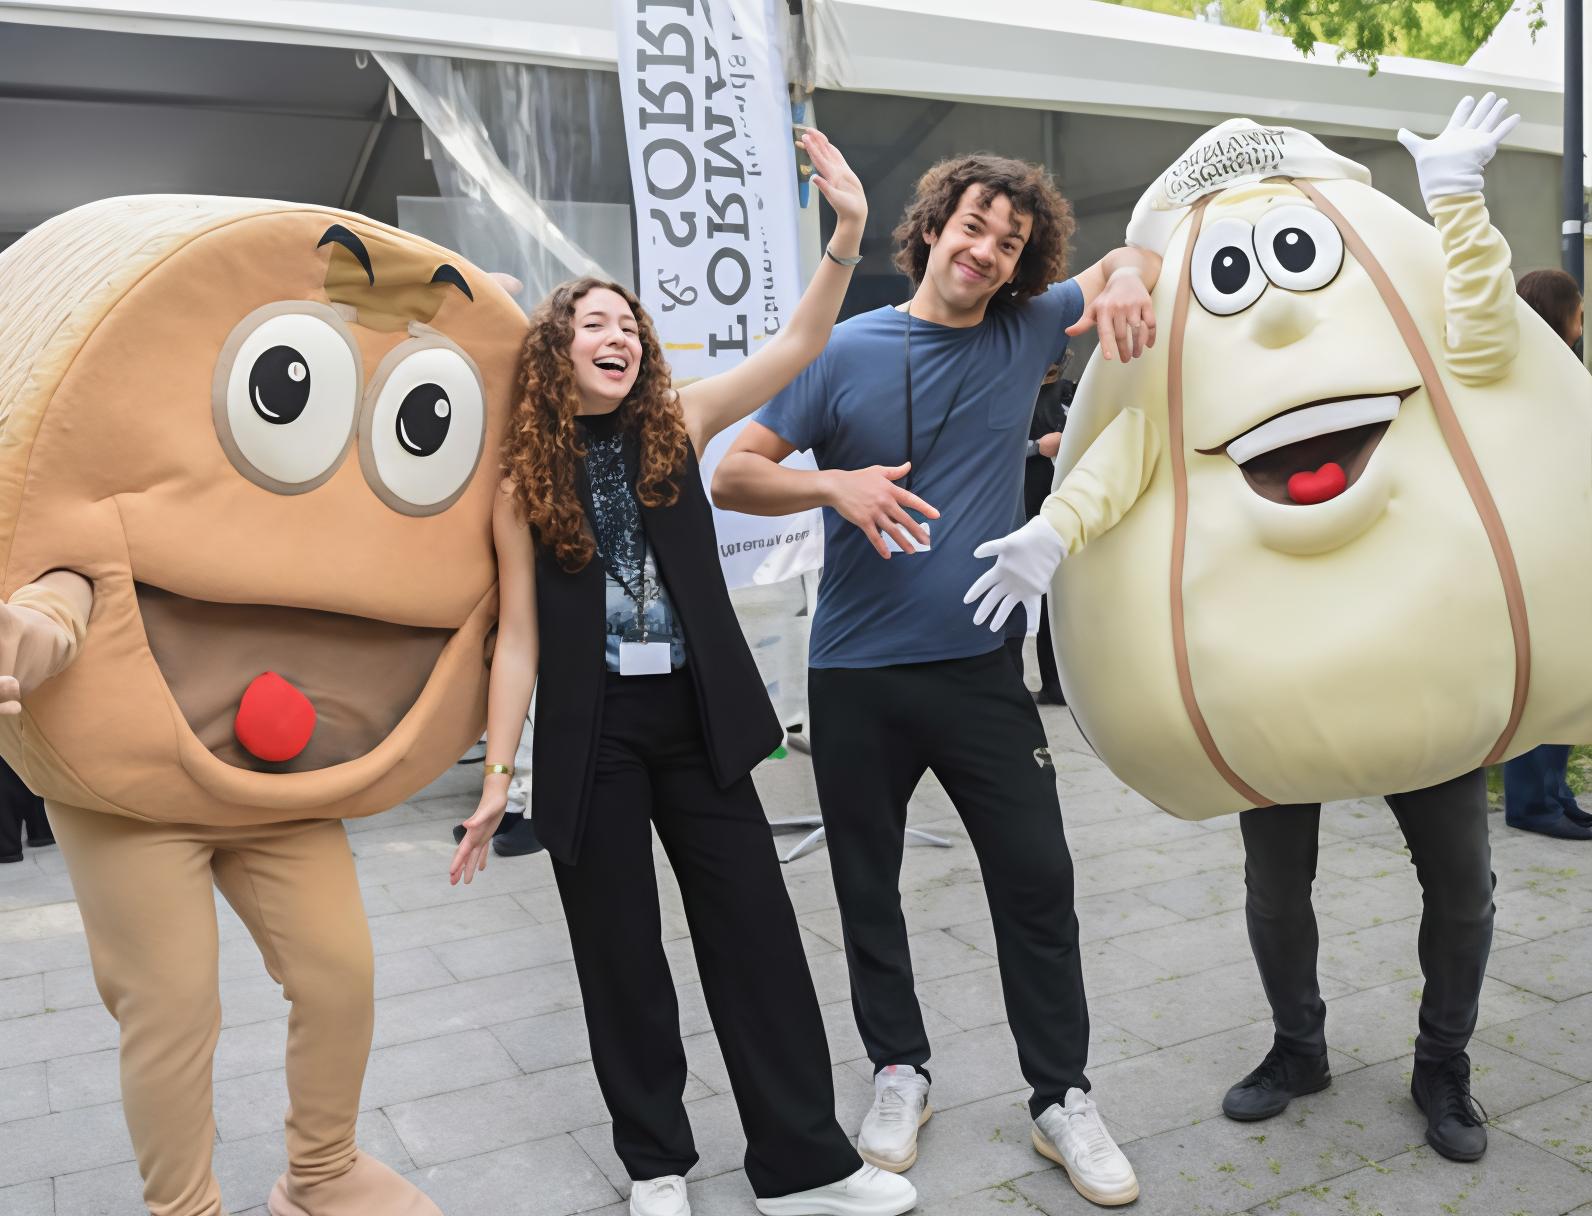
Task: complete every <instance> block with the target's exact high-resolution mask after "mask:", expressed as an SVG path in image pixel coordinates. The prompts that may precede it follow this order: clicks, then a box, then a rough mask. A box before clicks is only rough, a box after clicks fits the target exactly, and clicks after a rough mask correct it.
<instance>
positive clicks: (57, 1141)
mask: <svg viewBox="0 0 1592 1216" xmlns="http://www.w3.org/2000/svg"><path fill="white" fill-rule="evenodd" d="M132 1156H133V1145H132V1142H131V1141H130V1140H129V1139H128V1137H127V1125H126V1124H125V1123H124V1122H123V1121H122V1108H121V1103H119V1102H116V1103H107V1104H106V1105H104V1106H91V1107H88V1108H86V1109H84V1110H75V1111H68V1112H66V1113H64V1114H54V1115H38V1116H36V1117H34V1118H31V1119H15V1120H12V1121H11V1122H9V1123H6V1124H4V1125H0V1186H10V1185H12V1184H13V1183H18V1182H35V1181H38V1180H39V1179H41V1178H49V1177H51V1176H53V1175H55V1174H65V1173H70V1172H72V1171H73V1170H81V1169H89V1168H92V1167H94V1166H98V1165H108V1164H110V1163H111V1162H115V1161H129V1160H131V1159H132Z"/></svg>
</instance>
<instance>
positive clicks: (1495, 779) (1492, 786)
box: [1487, 743, 1592, 811]
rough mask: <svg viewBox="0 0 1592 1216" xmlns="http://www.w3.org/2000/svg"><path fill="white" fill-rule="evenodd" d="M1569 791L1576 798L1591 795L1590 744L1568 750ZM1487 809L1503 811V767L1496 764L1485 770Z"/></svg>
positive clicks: (1591, 768)
mask: <svg viewBox="0 0 1592 1216" xmlns="http://www.w3.org/2000/svg"><path fill="white" fill-rule="evenodd" d="M1569 781H1570V791H1571V793H1573V794H1575V795H1576V797H1578V798H1585V797H1587V796H1588V795H1592V743H1583V744H1579V745H1577V746H1575V747H1572V748H1571V749H1570V773H1569ZM1487 808H1488V809H1489V810H1493V811H1501V810H1503V809H1504V766H1503V765H1501V764H1496V765H1494V766H1493V767H1492V768H1490V769H1488V770H1487Z"/></svg>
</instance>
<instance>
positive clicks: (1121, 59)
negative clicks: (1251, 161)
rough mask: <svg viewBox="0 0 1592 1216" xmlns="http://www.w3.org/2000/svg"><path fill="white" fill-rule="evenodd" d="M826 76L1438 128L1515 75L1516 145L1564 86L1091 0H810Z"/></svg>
mask: <svg viewBox="0 0 1592 1216" xmlns="http://www.w3.org/2000/svg"><path fill="white" fill-rule="evenodd" d="M808 27H809V29H810V30H811V36H812V38H813V40H814V43H815V46H814V50H815V55H814V58H815V62H816V65H817V81H816V83H817V84H818V85H819V86H820V87H823V88H833V89H847V90H855V91H861V92H869V93H894V94H898V95H904V96H918V97H937V98H945V99H948V100H957V101H977V102H985V103H990V104H997V105H1021V106H1038V107H1043V108H1046V109H1062V110H1071V111H1074V112H1078V113H1101V114H1106V113H1109V114H1115V115H1121V116H1131V117H1139V118H1158V119H1165V120H1173V121H1181V122H1206V123H1214V122H1218V121H1220V120H1221V119H1224V118H1227V117H1229V116H1231V115H1234V114H1242V115H1247V116H1249V117H1251V118H1255V119H1273V120H1276V121H1279V122H1285V123H1288V124H1290V125H1293V126H1300V127H1307V128H1308V129H1310V130H1312V131H1314V132H1316V133H1318V134H1325V133H1340V134H1375V135H1378V136H1385V135H1386V134H1387V133H1388V132H1390V131H1394V130H1397V129H1398V128H1399V127H1401V126H1407V127H1411V128H1413V129H1415V130H1418V131H1427V132H1430V131H1438V130H1441V129H1442V127H1443V125H1444V123H1445V122H1446V121H1447V119H1448V116H1449V114H1450V113H1451V112H1452V111H1453V108H1454V100H1455V97H1456V96H1457V95H1459V94H1462V93H1464V92H1466V91H1467V90H1472V89H1484V88H1489V87H1499V86H1503V87H1504V88H1505V89H1506V90H1507V91H1508V96H1509V99H1510V101H1511V103H1512V105H1513V108H1514V109H1515V110H1516V111H1517V112H1518V113H1520V114H1521V115H1522V116H1523V117H1524V121H1523V122H1522V123H1521V124H1520V126H1519V127H1517V128H1516V129H1515V132H1514V134H1513V136H1512V137H1511V138H1510V139H1509V140H1508V141H1506V146H1509V147H1515V148H1527V149H1532V150H1535V151H1540V152H1553V151H1557V150H1558V143H1559V128H1560V121H1561V120H1560V104H1561V103H1560V95H1561V90H1560V89H1559V88H1558V87H1557V86H1555V85H1554V84H1552V83H1551V82H1547V81H1522V80H1518V79H1513V78H1508V77H1498V76H1495V75H1493V74H1491V73H1488V72H1483V71H1477V70H1474V69H1471V68H1465V67H1456V66H1453V65H1451V64H1445V63H1432V62H1428V61H1426V60H1418V59H1399V58H1392V57H1390V58H1384V59H1383V60H1382V62H1381V70H1380V71H1379V72H1378V73H1377V74H1376V75H1375V76H1367V74H1366V70H1365V68H1363V67H1361V66H1359V65H1358V64H1354V63H1341V64H1340V63H1338V62H1336V57H1335V53H1334V51H1333V50H1332V48H1329V47H1322V48H1318V50H1317V52H1316V54H1315V55H1314V56H1313V57H1311V58H1309V59H1305V58H1303V57H1302V56H1301V55H1300V54H1299V52H1298V51H1297V50H1296V49H1295V48H1294V46H1293V44H1292V43H1291V42H1289V41H1288V40H1287V39H1286V38H1283V37H1281V36H1279V35H1274V34H1260V33H1256V32H1254V31H1252V30H1241V29H1233V28H1230V27H1225V26H1219V25H1211V24H1207V23H1204V22H1196V21H1188V20H1184V19H1182V18H1178V17H1171V16H1167V15H1165V14H1161V13H1150V12H1143V11H1141V10H1138V9H1129V8H1121V7H1118V6H1116V5H1108V4H1098V3H1095V2H1094V0H980V3H978V4H976V5H974V4H970V3H968V2H967V0H808Z"/></svg>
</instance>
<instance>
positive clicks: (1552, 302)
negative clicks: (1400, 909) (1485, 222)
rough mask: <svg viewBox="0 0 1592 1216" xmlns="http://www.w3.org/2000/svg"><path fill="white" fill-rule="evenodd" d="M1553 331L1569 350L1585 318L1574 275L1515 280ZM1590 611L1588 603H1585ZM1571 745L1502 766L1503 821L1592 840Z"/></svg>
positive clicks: (1591, 819) (1545, 273)
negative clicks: (1572, 778)
mask: <svg viewBox="0 0 1592 1216" xmlns="http://www.w3.org/2000/svg"><path fill="white" fill-rule="evenodd" d="M1515 290H1516V291H1517V292H1519V293H1520V298H1521V299H1522V300H1524V301H1525V302H1526V303H1527V304H1529V305H1531V308H1532V311H1534V312H1535V313H1536V314H1537V315H1538V316H1539V317H1541V318H1542V319H1543V320H1544V321H1546V322H1547V323H1548V324H1549V325H1550V326H1551V327H1552V328H1553V332H1554V333H1556V334H1558V335H1559V336H1560V337H1561V338H1563V339H1564V340H1565V342H1566V344H1567V345H1569V346H1570V348H1571V349H1572V350H1573V349H1575V345H1576V343H1577V342H1578V341H1579V340H1580V338H1581V334H1582V330H1583V328H1584V325H1585V321H1586V309H1585V306H1584V305H1583V303H1582V301H1581V291H1580V288H1579V287H1577V286H1576V281H1575V279H1574V278H1573V277H1572V276H1571V275H1570V274H1568V273H1567V272H1565V271H1563V270H1533V271H1532V272H1531V273H1530V274H1526V275H1522V276H1521V278H1520V282H1519V283H1517V284H1516V285H1515ZM1588 609H1589V614H1592V605H1589V606H1588ZM1569 771H1570V745H1569V744H1568V743H1546V744H1543V746H1541V747H1535V748H1532V749H1531V750H1530V751H1529V752H1526V753H1525V754H1524V755H1520V756H1516V757H1515V758H1514V759H1513V760H1511V761H1509V763H1507V764H1505V765H1504V821H1505V822H1506V823H1507V824H1508V825H1509V826H1510V827H1512V828H1519V829H1520V830H1521V831H1523V832H1540V833H1542V834H1543V835H1544V836H1557V837H1558V838H1559V839H1561V840H1592V815H1589V814H1588V813H1587V812H1586V811H1583V810H1582V809H1581V804H1580V803H1579V802H1577V801H1576V797H1575V794H1574V793H1573V792H1571V790H1570V782H1569Z"/></svg>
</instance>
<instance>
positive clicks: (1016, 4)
mask: <svg viewBox="0 0 1592 1216" xmlns="http://www.w3.org/2000/svg"><path fill="white" fill-rule="evenodd" d="M805 7H806V11H807V20H808V23H809V27H810V29H811V34H812V40H813V44H814V50H815V56H814V59H815V64H814V72H815V77H816V79H815V80H814V82H813V83H815V84H817V85H819V86H822V87H827V88H834V89H845V90H853V91H859V92H877V93H894V94H900V95H906V96H921V97H936V98H945V99H948V100H957V101H976V102H987V103H992V104H1001V105H1022V106H1035V107H1042V108H1047V109H1064V110H1072V111H1077V112H1085V113H1089V112H1097V113H1105V112H1109V113H1113V114H1119V115H1125V116H1132V117H1141V118H1158V119H1173V120H1177V121H1182V122H1191V121H1194V122H1199V121H1210V122H1216V121H1219V120H1220V119H1222V118H1225V117H1228V116H1229V115H1233V114H1244V115H1248V116H1250V117H1253V118H1256V119H1262V120H1266V119H1269V120H1272V121H1276V122H1291V123H1297V124H1301V125H1308V126H1310V127H1311V128H1312V129H1314V130H1317V131H1320V132H1323V133H1341V134H1361V135H1364V134H1375V135H1379V136H1383V137H1386V136H1387V135H1388V134H1390V133H1391V132H1392V131H1394V130H1396V129H1397V128H1398V127H1400V126H1408V127H1411V128H1412V129H1414V130H1416V131H1420V132H1423V133H1430V132H1432V131H1436V130H1439V129H1441V127H1442V126H1443V124H1444V122H1446V120H1447V117H1448V114H1449V113H1450V111H1451V110H1452V109H1453V105H1454V102H1455V100H1456V98H1457V97H1458V96H1459V95H1460V94H1462V93H1464V92H1466V91H1478V90H1482V89H1487V88H1494V89H1498V90H1499V91H1501V92H1505V93H1506V94H1507V95H1508V96H1509V98H1510V100H1511V101H1512V102H1513V103H1514V106H1515V108H1516V109H1517V110H1518V111H1519V112H1520V113H1521V114H1522V116H1523V117H1524V121H1523V122H1522V123H1521V124H1520V126H1519V127H1518V128H1516V130H1515V132H1514V134H1513V135H1512V136H1511V138H1510V139H1509V141H1508V143H1509V145H1510V146H1512V147H1516V148H1524V149H1531V150H1536V151H1543V152H1556V151H1558V150H1559V142H1560V127H1561V97H1562V86H1561V85H1559V84H1558V83H1556V82H1554V81H1552V80H1544V79H1529V80H1528V79H1523V78H1520V77H1512V76H1501V75H1497V74H1494V73H1491V72H1487V71H1483V70H1480V69H1479V68H1473V67H1456V66H1453V65H1450V64H1442V63H1432V62H1428V61H1425V60H1416V59H1399V58H1384V59H1383V60H1382V63H1381V70H1380V71H1379V72H1378V73H1377V75H1375V76H1368V75H1367V73H1366V71H1365V69H1364V68H1362V67H1360V66H1359V65H1357V64H1352V63H1341V64H1340V63H1338V62H1336V59H1335V52H1334V51H1333V49H1332V48H1330V47H1322V48H1320V49H1319V50H1318V52H1317V54H1316V55H1315V56H1314V57H1313V58H1310V59H1305V58H1303V57H1301V56H1300V54H1299V53H1298V51H1297V50H1295V49H1294V47H1293V45H1292V44H1291V43H1290V42H1289V41H1288V40H1287V39H1286V38H1282V37H1279V36H1275V35H1270V34H1259V33H1255V32H1253V31H1248V30H1239V29H1233V28H1228V27H1223V26H1218V25H1211V24H1207V23H1204V22H1195V21H1189V20H1186V19H1183V18H1178V17H1169V16H1166V15H1163V14H1159V13H1150V12H1144V11H1141V10H1138V9H1130V8H1123V7H1120V6H1117V5H1110V4H1100V3H1096V2H1095V0H980V3H979V4H978V5H976V6H974V5H970V4H968V3H967V0H806V5H805ZM0 20H11V21H24V22H31V23H38V24H47V25H77V26H82V27H85V28H90V29H105V30H121V31H125V32H136V33H167V34H180V35H186V36H189V37H203V38H236V39H248V40H255V41H267V42H278V43H300V44H308V45H319V46H343V47H360V48H367V49H372V50H398V51H410V52H431V53H437V54H447V55H459V56H468V57H483V58H493V59H507V60H524V61H533V62H542V63H553V64H561V65H565V66H572V67H573V66H586V67H596V68H604V69H608V70H612V69H613V67H614V66H615V55H616V53H617V52H616V49H615V48H616V43H615V38H614V30H613V9H612V8H611V6H610V5H608V4H604V3H587V4H572V3H570V2H569V0H251V3H250V4H248V5H247V6H243V5H236V6H234V5H225V6H223V5H218V4H216V3H214V0H56V2H54V3H37V2H34V0H0ZM906 22H910V25H911V37H910V38H905V37H903V36H902V31H903V28H904V25H905V23H906Z"/></svg>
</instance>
